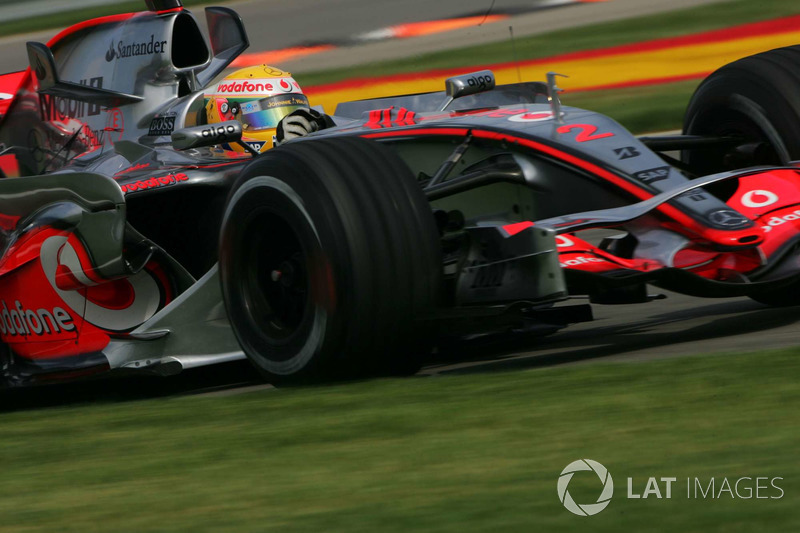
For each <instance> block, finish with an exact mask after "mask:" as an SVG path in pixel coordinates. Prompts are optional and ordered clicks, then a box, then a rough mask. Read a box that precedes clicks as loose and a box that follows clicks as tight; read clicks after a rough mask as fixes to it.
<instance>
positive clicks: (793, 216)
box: [761, 209, 800, 233]
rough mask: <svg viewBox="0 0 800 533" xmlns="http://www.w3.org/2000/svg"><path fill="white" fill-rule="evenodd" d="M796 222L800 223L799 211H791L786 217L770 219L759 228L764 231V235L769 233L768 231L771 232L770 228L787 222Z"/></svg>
mask: <svg viewBox="0 0 800 533" xmlns="http://www.w3.org/2000/svg"><path fill="white" fill-rule="evenodd" d="M797 221H800V209H797V210H796V211H792V212H791V213H789V214H787V215H783V216H774V217H771V218H770V219H769V220H767V221H766V223H765V224H764V225H763V226H761V229H763V230H764V233H769V232H770V231H772V228H774V227H776V226H780V225H782V224H786V223H787V222H797Z"/></svg>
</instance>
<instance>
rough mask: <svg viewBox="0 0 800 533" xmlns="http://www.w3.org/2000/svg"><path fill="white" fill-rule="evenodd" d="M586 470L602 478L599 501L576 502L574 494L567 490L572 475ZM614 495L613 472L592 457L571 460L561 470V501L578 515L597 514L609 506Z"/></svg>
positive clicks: (559, 488)
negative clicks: (573, 497)
mask: <svg viewBox="0 0 800 533" xmlns="http://www.w3.org/2000/svg"><path fill="white" fill-rule="evenodd" d="M584 470H588V471H592V472H594V473H595V474H597V477H598V478H600V482H601V483H602V484H603V491H602V492H601V493H600V497H598V498H597V502H595V503H584V504H579V503H575V500H573V499H572V496H570V494H569V491H568V490H567V487H568V486H569V482H570V481H571V480H572V476H573V475H574V474H575V472H580V471H584ZM613 495H614V480H612V479H611V474H610V473H609V472H608V470H607V469H606V467H604V466H603V465H601V464H600V463H598V462H597V461H592V460H591V459H580V460H578V461H573V462H571V463H570V464H568V465H567V467H566V468H565V469H564V470H562V471H561V475H560V476H559V477H558V499H559V500H561V503H562V504H564V507H566V508H567V510H568V511H569V512H571V513H573V514H576V515H578V516H592V515H596V514H597V513H599V512H600V511H602V510H603V509H605V508H606V507H608V504H609V503H611V497H612V496H613Z"/></svg>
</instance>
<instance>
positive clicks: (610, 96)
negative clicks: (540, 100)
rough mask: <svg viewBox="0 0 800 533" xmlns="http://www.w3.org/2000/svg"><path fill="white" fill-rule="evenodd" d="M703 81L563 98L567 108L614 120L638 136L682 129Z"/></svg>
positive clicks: (582, 94) (593, 92)
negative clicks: (687, 108) (690, 103)
mask: <svg viewBox="0 0 800 533" xmlns="http://www.w3.org/2000/svg"><path fill="white" fill-rule="evenodd" d="M699 84H700V80H696V81H685V82H679V83H667V84H663V85H651V86H648V87H633V88H626V89H608V90H602V91H588V92H577V93H569V92H566V93H564V94H562V95H561V101H562V102H563V103H564V104H565V105H570V106H574V107H580V108H583V109H591V110H592V111H597V112H598V113H602V114H604V115H608V116H610V117H613V118H614V119H615V120H616V121H617V122H619V123H620V124H622V125H623V126H625V127H626V128H627V129H629V130H630V131H632V132H634V133H647V132H655V131H666V130H675V129H681V127H682V120H683V113H684V111H685V110H686V104H687V103H688V102H689V98H691V96H692V93H693V92H694V90H695V89H696V88H697V86H698V85H699Z"/></svg>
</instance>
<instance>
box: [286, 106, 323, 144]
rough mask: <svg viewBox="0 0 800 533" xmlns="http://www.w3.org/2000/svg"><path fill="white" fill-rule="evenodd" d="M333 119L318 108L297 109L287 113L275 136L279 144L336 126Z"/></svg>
mask: <svg viewBox="0 0 800 533" xmlns="http://www.w3.org/2000/svg"><path fill="white" fill-rule="evenodd" d="M334 125H335V124H334V122H333V119H331V117H329V116H328V115H326V114H324V113H320V112H319V111H317V110H316V109H297V110H296V111H293V112H292V113H290V114H288V115H286V116H285V117H283V119H281V121H280V122H279V123H278V129H277V131H276V132H275V138H276V139H277V141H278V144H283V143H284V142H286V141H289V140H291V139H295V138H297V137H304V136H306V135H308V134H309V133H313V132H315V131H319V130H322V129H325V128H330V127H331V126H334Z"/></svg>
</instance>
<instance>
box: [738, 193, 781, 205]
mask: <svg viewBox="0 0 800 533" xmlns="http://www.w3.org/2000/svg"><path fill="white" fill-rule="evenodd" d="M777 201H778V195H777V194H775V193H774V192H772V191H762V190H755V191H749V192H746V193H744V195H742V205H743V206H745V207H754V208H755V207H766V206H768V205H772V204H774V203H775V202H777Z"/></svg>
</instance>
